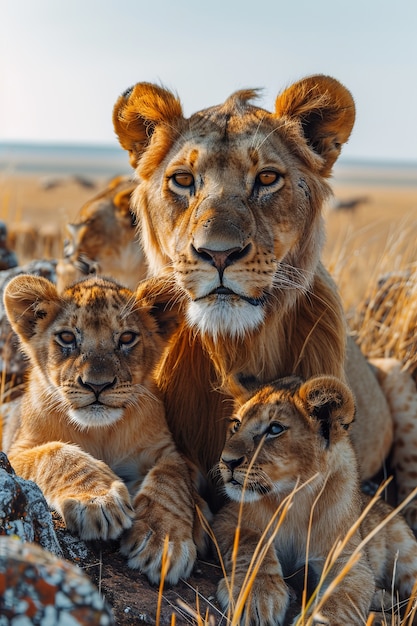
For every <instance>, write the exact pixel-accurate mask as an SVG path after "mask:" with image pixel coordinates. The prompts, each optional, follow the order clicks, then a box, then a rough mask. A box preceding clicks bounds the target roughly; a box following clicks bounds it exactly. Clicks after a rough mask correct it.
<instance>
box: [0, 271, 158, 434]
mask: <svg viewBox="0 0 417 626" xmlns="http://www.w3.org/2000/svg"><path fill="white" fill-rule="evenodd" d="M5 306H6V311H7V314H8V316H9V319H10V322H11V324H12V327H13V328H14V330H15V331H16V332H17V334H18V335H19V337H20V340H21V342H22V346H23V348H24V350H25V352H26V353H27V354H28V355H29V357H30V359H31V363H32V365H33V366H34V367H35V369H36V371H37V373H38V375H39V376H41V378H42V382H43V385H44V389H46V391H47V394H48V396H49V401H50V404H51V407H53V408H54V409H58V408H61V409H62V413H63V415H67V416H68V418H69V420H70V421H71V422H72V423H73V424H75V425H76V426H77V427H78V428H81V429H83V428H90V427H93V428H94V427H101V426H108V425H110V424H112V423H114V422H117V421H118V420H119V419H121V418H122V417H123V415H124V413H125V410H126V407H129V408H133V407H135V406H136V405H138V404H139V405H140V402H141V398H142V397H143V395H144V394H149V393H151V392H152V383H151V379H152V373H153V369H154V367H155V365H156V362H157V359H158V357H159V356H160V355H161V353H162V350H163V345H164V343H163V341H162V339H161V337H160V336H159V334H158V328H157V325H156V323H155V320H154V319H153V317H152V316H151V314H150V312H149V311H150V307H147V306H146V304H145V303H143V302H140V300H139V299H138V298H137V297H136V295H135V294H134V293H133V292H131V291H130V290H128V289H124V288H122V287H120V286H119V285H117V284H116V283H114V282H112V281H107V280H101V279H97V278H92V279H88V280H86V281H83V282H80V283H77V284H75V285H74V286H73V287H70V288H68V289H67V290H65V291H64V292H63V294H62V296H58V294H57V291H56V288H55V286H54V285H52V283H49V282H48V281H46V280H45V279H41V278H37V277H32V276H28V277H26V276H19V277H17V278H16V279H14V280H13V281H11V283H10V284H9V285H8V287H7V289H6V291H5Z"/></svg>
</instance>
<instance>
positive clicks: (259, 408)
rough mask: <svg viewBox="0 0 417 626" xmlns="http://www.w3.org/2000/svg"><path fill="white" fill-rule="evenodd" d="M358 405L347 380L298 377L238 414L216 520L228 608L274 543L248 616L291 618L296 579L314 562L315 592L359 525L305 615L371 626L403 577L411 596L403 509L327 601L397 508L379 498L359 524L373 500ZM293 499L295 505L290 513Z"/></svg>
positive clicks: (334, 624) (411, 558) (412, 575)
mask: <svg viewBox="0 0 417 626" xmlns="http://www.w3.org/2000/svg"><path fill="white" fill-rule="evenodd" d="M354 412H355V407H354V402H353V397H352V394H351V392H350V391H349V389H348V388H347V387H346V386H345V385H344V384H343V383H342V382H340V381H339V380H338V379H336V378H334V377H330V376H320V377H315V378H311V379H310V380H308V381H307V382H303V381H302V380H301V379H300V378H298V377H295V376H294V377H288V378H283V379H281V380H278V381H276V382H274V383H272V384H271V385H268V386H265V387H263V388H261V389H260V390H259V391H258V392H257V393H256V394H255V395H254V396H253V397H252V398H251V399H250V400H248V401H247V402H246V403H245V404H244V405H243V406H242V407H241V408H240V409H239V410H238V411H237V413H236V414H235V415H234V417H233V419H232V422H231V428H230V432H229V438H228V440H227V442H226V444H225V447H224V450H223V452H222V456H221V460H220V462H219V464H218V470H219V474H220V476H221V478H222V480H223V482H224V489H225V492H226V494H227V495H228V496H229V498H230V499H231V500H232V502H229V503H228V504H226V505H225V507H224V508H223V509H222V510H221V511H220V512H219V513H218V514H217V516H216V518H215V520H214V526H213V529H214V533H215V536H216V538H217V541H218V544H219V548H220V552H221V555H222V557H223V559H224V562H225V566H226V572H227V579H223V580H221V581H220V583H219V586H218V598H219V601H220V603H221V605H222V606H223V608H224V609H227V608H228V607H229V606H230V605H232V603H236V601H237V599H238V596H239V592H240V591H241V589H242V588H244V586H245V584H247V583H245V576H246V574H247V572H248V570H249V569H250V567H251V559H252V555H253V554H254V552H255V550H256V549H259V547H260V546H262V549H264V550H265V556H264V558H263V560H262V562H261V565H260V568H259V571H258V573H257V576H256V579H255V580H254V583H253V587H252V590H251V592H250V595H249V597H248V599H247V600H246V604H245V607H244V610H243V614H242V618H241V621H242V623H246V621H245V620H248V623H253V624H255V623H256V624H257V626H263V625H264V626H266V625H267V624H282V623H283V620H284V617H285V614H286V612H287V608H288V605H289V597H290V595H289V590H288V587H287V582H288V583H289V584H291V580H292V579H293V576H295V575H296V574H297V572H301V573H303V572H304V571H305V567H306V560H307V562H308V580H309V587H310V586H312V589H315V588H316V587H317V584H318V582H319V580H320V577H321V576H322V574H323V569H324V568H325V564H326V559H327V558H328V555H329V554H330V552H331V551H332V548H333V547H334V546H335V545H336V544H337V542H338V541H339V540H343V539H344V538H345V537H346V536H347V534H348V533H349V532H351V533H352V536H351V538H350V540H349V541H348V542H347V544H346V545H345V546H344V547H343V549H342V551H341V553H340V554H339V555H338V556H337V558H336V559H335V561H334V563H333V565H332V567H331V569H330V572H329V573H328V574H327V576H326V578H325V581H324V585H323V586H322V588H321V590H320V591H319V592H318V595H317V598H316V601H315V602H313V603H312V606H311V607H310V608H309V609H308V610H307V615H306V616H305V617H310V616H312V615H314V618H313V623H314V624H328V625H330V626H340V624H349V626H356V625H357V626H360V625H361V626H362V625H363V624H364V623H365V622H366V616H367V614H368V612H369V610H370V608H371V606H372V605H373V600H374V603H375V604H376V603H377V602H378V603H379V606H375V609H376V610H379V611H381V598H382V589H386V590H387V591H386V594H385V597H386V598H387V600H388V601H391V600H392V598H391V593H392V580H391V579H392V577H393V576H394V586H395V588H396V589H397V590H398V593H399V596H400V598H406V597H408V596H410V594H411V592H412V588H413V584H414V582H415V581H416V579H417V542H416V541H415V538H414V536H413V534H412V532H411V530H410V529H409V527H408V526H407V524H406V523H405V521H404V520H403V519H402V518H401V517H400V516H396V517H395V518H394V519H393V520H392V521H390V522H389V523H387V524H386V526H385V527H384V528H383V529H382V530H380V531H379V532H378V534H377V535H376V537H375V539H374V540H371V541H370V543H369V544H368V546H367V548H365V549H364V550H362V553H364V552H365V551H366V552H367V553H368V558H367V556H366V555H365V554H362V555H361V556H360V558H359V560H358V561H357V562H356V563H355V564H352V565H351V567H350V569H349V571H348V573H347V574H346V575H345V577H344V578H343V580H342V582H341V583H340V584H339V585H338V586H336V588H335V589H334V590H333V591H332V593H331V594H330V596H329V598H328V599H327V600H325V601H324V602H323V603H322V605H319V603H320V597H321V596H322V595H323V593H324V592H325V590H326V588H327V587H328V586H329V584H331V581H333V580H334V579H335V578H336V577H337V576H338V575H339V574H340V573H341V571H342V570H343V568H344V566H345V565H346V562H347V561H348V559H349V557H350V556H351V555H352V553H353V552H354V550H355V549H356V548H357V547H358V546H359V544H360V543H361V540H362V537H363V536H366V535H367V534H368V533H369V532H370V531H371V530H372V529H373V528H374V527H375V526H377V524H378V523H379V522H381V521H382V520H383V519H384V518H385V517H386V516H387V514H388V513H390V511H391V510H392V509H391V507H389V505H387V504H386V503H385V502H383V501H381V500H378V501H377V502H376V503H375V504H374V506H373V508H372V509H371V511H370V512H369V513H368V514H367V516H366V518H365V520H364V522H363V524H362V528H358V529H357V530H356V531H352V530H351V529H352V528H353V526H354V524H355V522H356V520H357V519H358V518H359V516H360V514H361V512H362V511H363V508H364V506H365V505H366V504H368V502H369V499H368V497H367V496H365V495H363V494H362V493H361V491H360V487H359V480H358V471H357V466H356V459H355V455H354V452H353V448H352V445H351V443H350V438H349V436H348V433H347V432H346V431H347V429H348V428H349V426H350V425H351V423H352V421H353V418H354ZM290 494H292V496H291V495H290ZM288 496H289V497H290V500H291V498H292V501H291V506H290V508H289V509H288V510H286V511H285V513H282V511H283V508H284V505H285V499H286V498H287V497H288ZM239 503H241V504H239ZM240 506H242V509H241V510H240ZM280 507H281V510H280ZM281 513H282V514H281ZM275 514H276V519H275V520H274V521H273V522H274V523H273V524H272V526H271V527H269V526H268V525H269V523H270V521H271V519H272V517H273V516H274V515H275ZM238 520H240V524H241V528H240V535H239V546H238V552H237V555H236V554H235V553H234V537H235V532H236V528H237V525H238ZM310 524H311V528H310ZM274 528H275V529H276V534H275V535H274ZM264 532H265V536H264V537H263V538H262V539H261V536H262V534H263V533H264ZM268 542H270V543H269V544H268ZM231 580H233V589H232V590H231V589H230V584H231ZM286 581H287V582H286ZM316 615H317V616H316ZM321 620H322V621H321ZM296 621H297V620H294V622H293V623H295V622H296Z"/></svg>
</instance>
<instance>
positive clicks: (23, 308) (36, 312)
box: [3, 274, 60, 343]
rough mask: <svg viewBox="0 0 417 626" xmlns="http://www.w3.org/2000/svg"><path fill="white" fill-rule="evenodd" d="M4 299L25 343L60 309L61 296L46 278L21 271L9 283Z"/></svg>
mask: <svg viewBox="0 0 417 626" xmlns="http://www.w3.org/2000/svg"><path fill="white" fill-rule="evenodd" d="M3 301H4V308H5V310H6V315H7V317H8V320H9V322H10V325H11V327H12V328H13V330H14V331H15V333H16V334H17V335H19V337H20V338H21V340H22V341H23V342H25V343H26V342H28V341H30V339H31V338H32V337H33V335H34V334H35V333H36V332H37V331H38V330H41V331H42V330H44V329H46V328H47V327H48V326H49V324H50V323H51V321H52V319H54V318H55V316H56V314H57V312H58V310H59V302H60V298H59V296H58V292H57V290H56V287H55V285H54V284H53V283H51V282H50V281H49V280H47V279H46V278H42V277H41V276H32V275H30V274H28V275H26V274H21V275H20V276H16V277H15V278H12V280H11V281H10V282H9V283H8V284H7V285H6V288H5V290H4V296H3Z"/></svg>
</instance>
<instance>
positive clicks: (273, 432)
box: [265, 422, 287, 437]
mask: <svg viewBox="0 0 417 626" xmlns="http://www.w3.org/2000/svg"><path fill="white" fill-rule="evenodd" d="M285 430H287V427H286V426H283V425H282V424H280V423H279V422H272V423H271V424H269V426H268V428H267V429H266V432H265V434H266V435H268V436H269V437H277V436H278V435H280V434H281V433H283V432H284V431H285Z"/></svg>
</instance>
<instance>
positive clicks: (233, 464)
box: [222, 456, 245, 472]
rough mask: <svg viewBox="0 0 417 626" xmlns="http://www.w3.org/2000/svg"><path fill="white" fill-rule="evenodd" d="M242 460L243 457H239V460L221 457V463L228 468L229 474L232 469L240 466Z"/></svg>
mask: <svg viewBox="0 0 417 626" xmlns="http://www.w3.org/2000/svg"><path fill="white" fill-rule="evenodd" d="M244 460H245V457H244V456H241V457H240V458H239V459H228V458H226V457H224V456H222V462H223V463H224V464H225V465H226V466H227V467H228V468H229V470H230V471H231V472H233V470H234V469H236V468H237V467H239V465H242V463H243V462H244Z"/></svg>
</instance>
